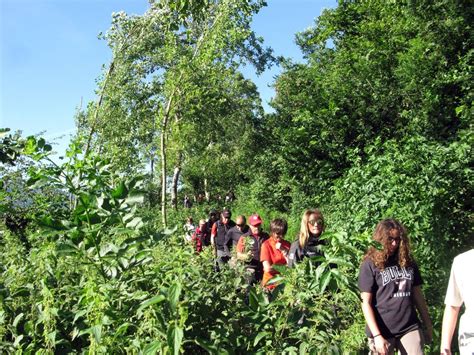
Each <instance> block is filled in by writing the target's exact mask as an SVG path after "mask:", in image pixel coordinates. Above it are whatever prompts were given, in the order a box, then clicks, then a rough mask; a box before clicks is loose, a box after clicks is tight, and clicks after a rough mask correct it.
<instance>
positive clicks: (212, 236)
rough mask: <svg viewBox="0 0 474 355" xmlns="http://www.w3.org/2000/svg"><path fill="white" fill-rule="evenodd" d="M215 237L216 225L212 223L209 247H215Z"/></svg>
mask: <svg viewBox="0 0 474 355" xmlns="http://www.w3.org/2000/svg"><path fill="white" fill-rule="evenodd" d="M216 235H217V223H214V224H213V225H212V228H211V245H212V246H213V247H215V245H216Z"/></svg>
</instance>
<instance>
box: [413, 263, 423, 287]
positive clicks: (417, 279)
mask: <svg viewBox="0 0 474 355" xmlns="http://www.w3.org/2000/svg"><path fill="white" fill-rule="evenodd" d="M421 284H423V279H422V278H421V273H420V269H418V265H417V264H414V265H413V286H420V285H421Z"/></svg>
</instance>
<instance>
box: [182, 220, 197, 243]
mask: <svg viewBox="0 0 474 355" xmlns="http://www.w3.org/2000/svg"><path fill="white" fill-rule="evenodd" d="M183 229H184V239H185V240H186V241H187V242H190V241H191V239H192V236H193V233H194V230H195V229H196V226H195V225H194V221H193V217H191V216H189V217H188V218H186V223H185V224H184V226H183Z"/></svg>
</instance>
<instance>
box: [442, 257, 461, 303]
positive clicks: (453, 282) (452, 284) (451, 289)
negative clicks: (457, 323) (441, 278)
mask: <svg viewBox="0 0 474 355" xmlns="http://www.w3.org/2000/svg"><path fill="white" fill-rule="evenodd" d="M444 304H445V305H447V306H454V307H461V305H462V304H463V298H462V295H461V292H460V291H459V285H458V282H457V279H456V259H454V262H453V265H452V266H451V274H450V276H449V283H448V289H447V290H446V297H445V299H444Z"/></svg>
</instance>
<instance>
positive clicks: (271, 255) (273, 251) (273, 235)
mask: <svg viewBox="0 0 474 355" xmlns="http://www.w3.org/2000/svg"><path fill="white" fill-rule="evenodd" d="M287 230H288V224H287V222H286V221H285V220H284V219H281V218H277V219H274V220H273V221H271V223H270V238H268V239H267V240H266V241H265V242H263V244H262V250H261V251H260V261H261V262H262V265H263V279H262V286H265V287H266V288H267V289H269V290H271V289H273V288H275V286H276V285H275V284H270V285H268V281H270V279H271V278H273V277H274V276H275V275H277V274H278V271H276V270H274V269H273V265H286V264H287V261H288V252H289V250H290V246H291V244H290V242H288V241H286V240H285V239H283V238H284V237H285V235H286V232H287Z"/></svg>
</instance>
